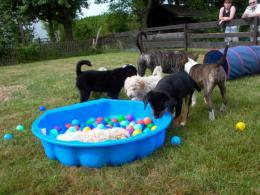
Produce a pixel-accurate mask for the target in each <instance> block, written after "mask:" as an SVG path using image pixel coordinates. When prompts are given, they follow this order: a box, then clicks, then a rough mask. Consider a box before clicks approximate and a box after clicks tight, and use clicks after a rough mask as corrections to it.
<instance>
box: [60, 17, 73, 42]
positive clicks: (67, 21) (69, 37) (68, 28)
mask: <svg viewBox="0 0 260 195" xmlns="http://www.w3.org/2000/svg"><path fill="white" fill-rule="evenodd" d="M62 25H63V27H64V32H65V38H66V41H73V34H72V20H71V18H69V17H67V18H64V21H63V22H62Z"/></svg>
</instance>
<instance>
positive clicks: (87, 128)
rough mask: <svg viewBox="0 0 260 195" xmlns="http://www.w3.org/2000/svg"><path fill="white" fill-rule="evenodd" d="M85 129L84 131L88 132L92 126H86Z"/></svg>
mask: <svg viewBox="0 0 260 195" xmlns="http://www.w3.org/2000/svg"><path fill="white" fill-rule="evenodd" d="M83 131H84V132H88V131H91V129H90V127H84V128H83Z"/></svg>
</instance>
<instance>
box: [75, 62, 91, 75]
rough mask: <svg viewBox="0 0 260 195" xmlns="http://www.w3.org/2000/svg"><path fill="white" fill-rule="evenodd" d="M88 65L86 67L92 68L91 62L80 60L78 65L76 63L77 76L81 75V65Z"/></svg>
mask: <svg viewBox="0 0 260 195" xmlns="http://www.w3.org/2000/svg"><path fill="white" fill-rule="evenodd" d="M84 64H86V65H88V66H92V64H91V62H90V61H89V60H80V61H79V62H78V63H77V66H76V74H77V76H79V75H81V73H82V71H81V66H82V65H84Z"/></svg>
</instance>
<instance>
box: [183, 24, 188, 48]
mask: <svg viewBox="0 0 260 195" xmlns="http://www.w3.org/2000/svg"><path fill="white" fill-rule="evenodd" d="M187 28H188V25H187V24H186V23H185V24H184V30H183V32H184V50H185V51H188V33H187V30H188V29H187Z"/></svg>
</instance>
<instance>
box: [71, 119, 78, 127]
mask: <svg viewBox="0 0 260 195" xmlns="http://www.w3.org/2000/svg"><path fill="white" fill-rule="evenodd" d="M71 124H72V125H73V126H77V125H79V121H78V120H77V119H74V120H72V121H71Z"/></svg>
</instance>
